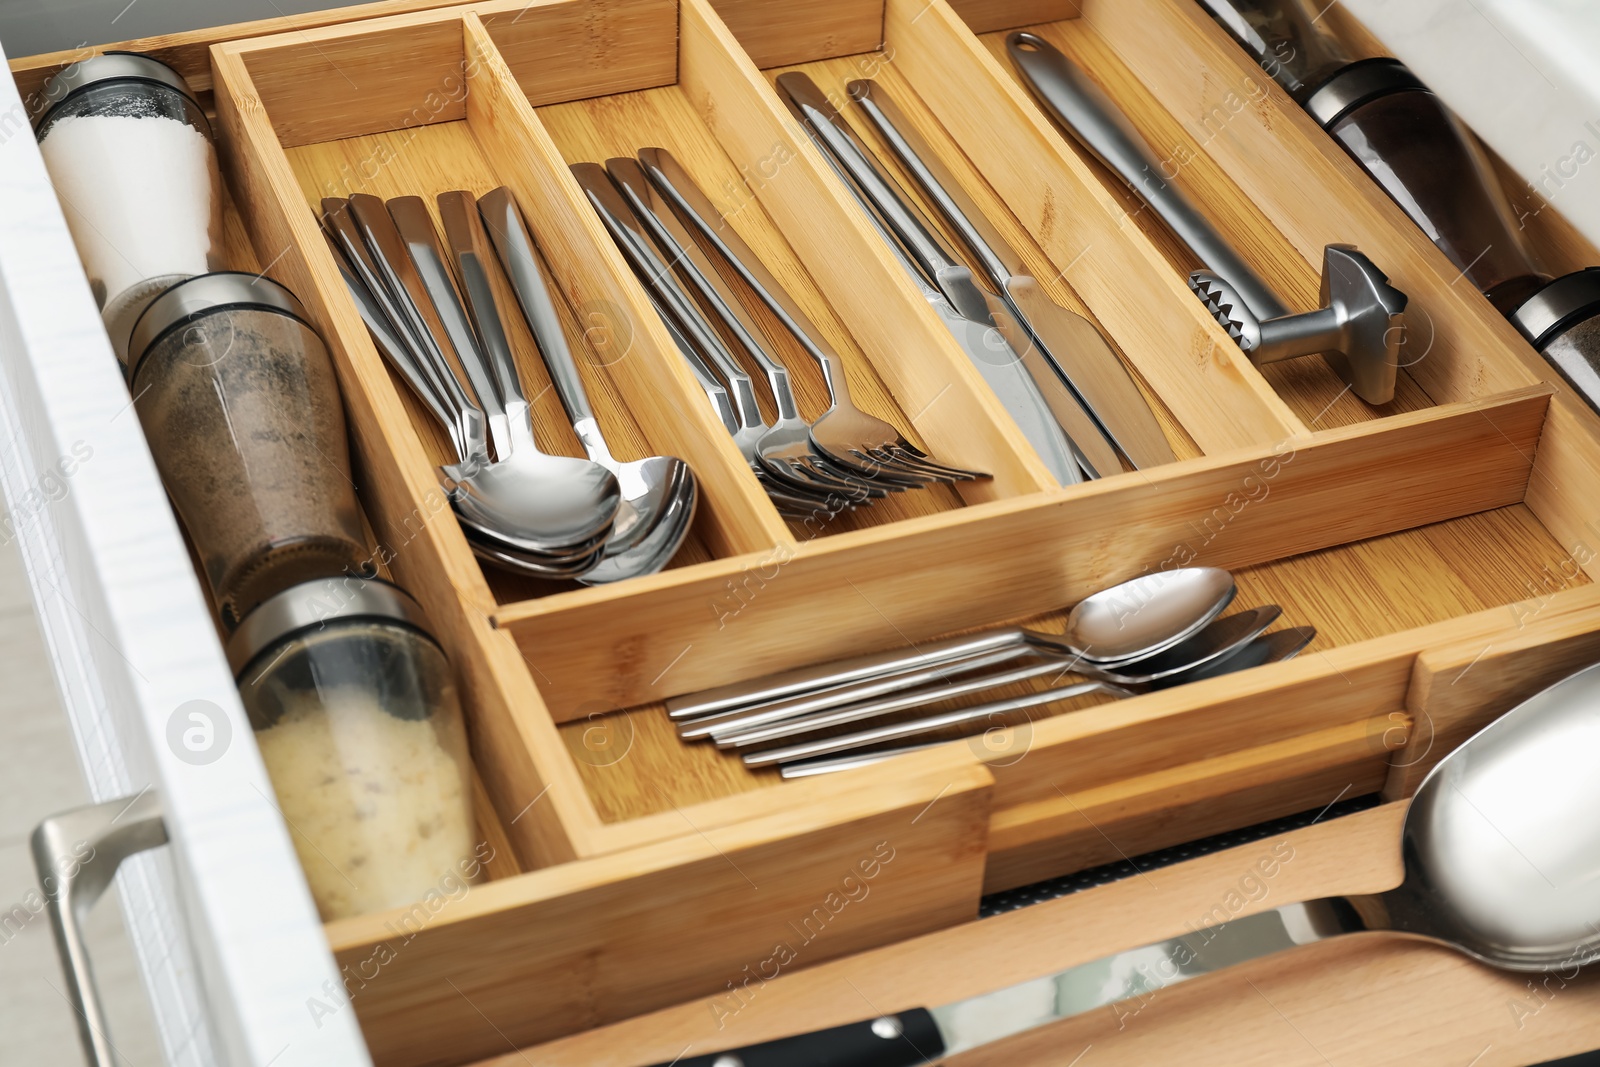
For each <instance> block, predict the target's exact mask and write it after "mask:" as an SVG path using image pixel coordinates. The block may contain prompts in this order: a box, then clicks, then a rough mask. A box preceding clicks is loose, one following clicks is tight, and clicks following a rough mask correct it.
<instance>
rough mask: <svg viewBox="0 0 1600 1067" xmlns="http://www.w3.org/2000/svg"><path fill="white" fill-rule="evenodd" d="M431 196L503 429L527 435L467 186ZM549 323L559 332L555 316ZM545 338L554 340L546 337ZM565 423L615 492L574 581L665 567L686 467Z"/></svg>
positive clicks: (692, 484) (679, 523)
mask: <svg viewBox="0 0 1600 1067" xmlns="http://www.w3.org/2000/svg"><path fill="white" fill-rule="evenodd" d="M438 202H439V213H440V217H441V219H442V220H443V221H444V225H445V232H446V234H447V235H448V237H449V240H450V245H451V249H452V252H453V255H454V257H455V262H456V265H457V267H458V269H459V272H460V276H461V279H462V288H463V290H464V291H465V292H466V294H467V302H468V307H469V310H470V311H471V314H472V321H473V324H474V326H475V327H476V328H477V334H478V337H479V339H480V340H481V341H482V344H483V347H484V349H485V350H486V352H487V353H488V355H489V357H490V363H491V365H492V366H493V368H494V370H495V379H496V384H497V385H498V386H499V388H500V392H501V396H502V397H503V399H504V400H505V404H506V410H507V416H508V418H509V419H510V421H511V423H512V430H511V432H512V434H513V435H514V438H515V439H516V440H517V441H519V442H520V441H523V440H524V439H531V438H532V436H533V425H532V422H531V419H530V414H529V407H528V401H527V399H526V397H525V395H524V394H523V390H522V381H521V378H520V377H519V376H518V374H517V367H516V362H515V360H514V358H513V356H512V354H511V346H510V343H509V342H508V341H507V339H506V335H505V331H504V328H503V326H502V323H501V320H500V315H499V309H498V305H497V302H496V300H495V296H494V289H493V287H492V285H491V284H490V281H489V274H488V261H489V259H490V257H491V256H492V252H491V251H490V247H489V239H488V235H487V234H486V233H485V231H484V228H483V221H482V218H481V217H480V215H479V212H478V204H477V201H476V200H475V199H474V197H473V196H472V194H471V193H469V192H465V191H455V192H448V193H441V194H439V197H438ZM508 202H509V198H508ZM553 325H554V328H555V329H557V330H558V331H559V329H560V323H559V322H557V323H555V324H553ZM536 334H537V331H536ZM536 340H538V341H539V344H540V347H541V350H545V349H546V343H547V342H546V339H545V338H543V337H538V336H536ZM562 340H564V338H563V339H562ZM549 343H559V342H558V341H557V340H556V339H551V340H550V341H549ZM570 410H571V408H570V406H569V411H570ZM573 428H574V430H575V431H577V432H578V434H579V440H580V441H581V442H582V443H583V444H584V447H585V450H586V451H587V452H588V454H589V458H590V459H591V460H592V461H594V462H595V463H598V464H599V465H600V466H602V467H604V468H605V469H607V470H609V471H610V472H611V473H612V474H613V475H614V476H615V477H616V479H617V484H618V486H619V487H620V489H621V491H622V503H621V504H620V506H619V507H618V514H617V521H616V523H615V524H614V525H613V526H612V529H611V533H610V535H609V536H608V537H607V539H606V547H605V559H604V561H603V562H601V563H600V564H599V565H598V566H596V567H595V568H594V569H593V570H592V571H590V572H588V573H587V574H585V575H584V576H583V578H582V579H581V581H583V582H584V583H585V584H590V585H594V584H601V583H605V582H614V581H621V580H623V579H626V578H631V577H635V576H637V575H640V574H653V573H655V572H656V571H658V570H660V569H661V568H662V567H664V566H666V564H667V562H668V561H669V560H671V558H672V557H673V555H674V554H676V552H677V551H678V549H679V548H680V547H681V546H682V544H683V541H684V538H685V537H687V536H688V533H689V527H690V525H691V523H692V521H693V518H694V512H695V507H696V504H697V502H698V500H699V485H698V482H697V481H696V479H695V477H694V473H693V471H691V470H690V469H689V465H688V464H687V463H685V462H683V461H682V460H681V459H677V458H676V457H673V456H652V457H650V458H648V459H642V460H634V461H631V462H628V463H622V462H619V461H618V460H617V459H615V458H614V457H613V456H612V455H611V453H610V451H609V450H608V449H607V448H606V446H605V441H604V439H603V438H602V437H601V436H600V433H599V429H598V424H596V428H595V431H594V433H593V434H592V435H589V436H587V437H585V434H584V430H583V428H581V427H580V426H579V425H578V422H577V421H576V417H575V421H574V426H573Z"/></svg>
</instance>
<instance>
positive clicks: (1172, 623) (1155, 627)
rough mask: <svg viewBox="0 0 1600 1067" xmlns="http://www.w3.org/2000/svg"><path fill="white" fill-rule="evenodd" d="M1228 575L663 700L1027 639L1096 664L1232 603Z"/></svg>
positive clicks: (1202, 573)
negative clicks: (1059, 629) (1061, 624)
mask: <svg viewBox="0 0 1600 1067" xmlns="http://www.w3.org/2000/svg"><path fill="white" fill-rule="evenodd" d="M1233 594H1234V584H1233V575H1231V574H1229V573H1228V572H1227V571H1225V570H1221V569H1220V568H1217V567H1180V568H1176V569H1174V570H1166V571H1152V572H1150V573H1148V574H1141V575H1139V576H1138V577H1137V578H1130V579H1128V580H1127V581H1125V582H1121V583H1118V584H1117V585H1113V586H1111V587H1110V588H1108V589H1102V590H1100V591H1099V592H1098V593H1094V594H1092V595H1091V596H1088V597H1085V598H1084V599H1083V600H1082V601H1080V602H1079V603H1078V605H1077V606H1076V607H1074V608H1073V609H1072V612H1071V614H1069V615H1068V616H1067V626H1066V630H1065V632H1063V633H1061V634H1038V633H1034V632H1033V631H1030V630H1020V629H1017V628H1015V627H1011V628H1007V629H1004V630H990V631H987V632H984V633H978V634H969V635H967V636H965V637H952V638H947V639H945V640H943V641H931V642H928V643H927V644H924V645H921V646H918V647H915V648H913V649H912V651H910V652H904V651H901V650H898V649H897V650H895V651H892V652H878V653H874V654H872V655H870V656H857V657H853V658H851V659H845V660H835V661H833V662H831V663H822V664H816V665H813V666H810V667H801V668H799V669H797V670H792V671H784V672H783V673H781V674H772V675H767V676H766V677H764V678H755V679H752V680H751V681H747V682H735V683H733V684H731V685H724V686H718V687H717V688H715V689H706V690H703V691H701V692H698V693H688V694H685V695H684V696H680V697H673V698H672V699H671V700H668V701H667V712H668V714H669V715H670V716H671V717H672V718H674V719H692V718H696V717H698V716H701V715H709V714H711V713H712V712H716V711H725V710H728V709H730V708H748V707H755V706H758V705H762V704H766V703H770V702H772V701H775V700H782V699H784V698H786V697H792V696H796V695H798V694H800V693H808V692H811V691H813V690H818V689H827V688H830V687H833V686H837V685H845V684H848V683H851V682H859V681H863V680H866V679H869V678H880V677H888V676H891V675H894V674H899V673H904V672H907V671H914V670H921V669H923V668H927V667H932V666H937V665H938V664H940V663H950V662H954V661H957V660H963V659H967V658H969V657H971V656H975V655H980V654H983V653H985V652H990V651H996V650H998V649H1001V648H1006V647H1009V646H1012V645H1016V644H1020V643H1022V642H1024V641H1033V642H1035V643H1036V644H1038V645H1039V646H1040V647H1047V648H1050V649H1053V650H1055V651H1058V652H1060V653H1062V654H1064V655H1069V656H1076V657H1077V658H1079V659H1081V660H1082V661H1083V662H1084V663H1086V664H1088V665H1091V666H1096V667H1111V666H1115V665H1116V664H1118V663H1126V662H1129V661H1131V660H1136V659H1144V658H1145V657H1147V656H1152V655H1154V654H1156V653H1157V652H1160V651H1162V650H1163V649H1167V648H1171V647H1172V646H1173V645H1175V644H1177V643H1178V642H1179V641H1182V640H1184V639H1186V638H1189V637H1192V636H1194V634H1196V633H1198V632H1199V631H1200V630H1201V629H1202V628H1203V627H1204V626H1205V625H1206V624H1207V623H1209V622H1210V621H1211V620H1212V619H1215V618H1216V617H1217V616H1218V615H1220V614H1222V611H1223V609H1224V608H1226V607H1227V606H1228V605H1229V604H1230V603H1231V602H1232V601H1233Z"/></svg>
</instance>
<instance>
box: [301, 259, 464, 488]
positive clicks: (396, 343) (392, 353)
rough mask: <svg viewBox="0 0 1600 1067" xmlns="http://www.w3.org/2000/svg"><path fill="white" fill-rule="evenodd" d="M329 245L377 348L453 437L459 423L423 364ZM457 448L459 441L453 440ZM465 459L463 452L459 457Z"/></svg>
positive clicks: (341, 275) (366, 289) (343, 260)
mask: <svg viewBox="0 0 1600 1067" xmlns="http://www.w3.org/2000/svg"><path fill="white" fill-rule="evenodd" d="M328 247H329V249H330V250H331V251H332V252H333V256H334V263H335V265H337V266H338V268H339V276H340V277H341V278H343V279H344V284H345V288H346V289H348V290H350V296H351V298H352V299H353V300H355V302H356V310H357V311H358V312H360V313H361V321H362V322H364V323H366V324H367V331H368V332H369V333H371V334H372V339H373V341H374V342H376V344H377V347H378V351H379V352H381V353H382V354H383V358H384V359H386V360H387V361H388V362H389V365H390V366H391V367H393V368H394V369H395V370H396V371H397V372H398V373H399V374H400V376H401V377H402V378H404V379H405V380H406V384H407V385H409V386H410V387H411V391H412V392H414V393H416V394H417V398H418V399H419V400H421V401H422V403H423V405H424V406H426V407H427V409H428V410H429V411H431V412H432V413H433V417H434V418H436V419H438V420H439V424H440V425H441V426H443V427H444V428H445V429H446V430H447V431H449V433H450V435H451V437H452V438H455V437H456V434H457V430H458V427H457V426H456V422H455V419H454V418H453V417H452V415H451V414H450V409H449V407H448V406H447V405H446V404H445V402H444V400H443V399H442V398H440V396H439V394H438V392H437V391H436V390H435V388H434V384H433V382H432V381H431V380H430V379H429V378H428V376H427V375H425V374H424V373H423V372H422V365H421V364H420V363H418V362H417V361H416V359H415V358H414V357H413V355H412V353H411V350H410V349H408V348H407V347H406V346H405V345H404V344H402V343H401V341H400V338H399V337H397V336H396V335H395V333H394V331H393V330H391V329H390V328H389V321H388V320H387V319H385V318H384V315H383V311H382V309H381V308H379V306H378V303H377V300H376V299H375V298H374V297H373V295H372V293H371V291H370V290H369V289H368V288H367V286H366V285H365V284H364V283H363V282H362V281H361V280H360V279H359V278H357V277H356V276H355V274H354V273H352V272H351V270H350V266H349V264H348V262H346V260H345V256H344V253H343V252H341V251H340V250H339V246H338V245H336V244H334V243H333V241H332V239H331V238H330V239H329V241H328ZM455 444H456V447H457V450H458V451H459V449H460V445H461V442H460V440H459V439H457V440H456V441H455ZM460 458H461V459H463V460H464V459H466V457H465V456H462V457H460Z"/></svg>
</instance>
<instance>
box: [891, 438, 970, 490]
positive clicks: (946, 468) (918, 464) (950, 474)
mask: <svg viewBox="0 0 1600 1067" xmlns="http://www.w3.org/2000/svg"><path fill="white" fill-rule="evenodd" d="M893 451H894V455H895V459H896V460H898V461H899V462H900V463H904V464H910V465H911V466H913V467H915V468H916V469H918V470H926V471H930V472H935V473H937V474H938V475H940V477H942V478H943V479H945V480H950V479H954V480H955V481H962V482H967V481H972V480H973V479H975V478H982V477H984V475H982V474H980V473H978V472H977V471H971V470H967V469H965V468H963V467H952V466H950V465H949V464H946V463H941V462H939V461H938V460H936V459H932V458H930V457H927V456H924V455H913V454H909V453H906V452H905V451H904V444H903V443H902V444H901V445H898V446H895V448H894V450H893Z"/></svg>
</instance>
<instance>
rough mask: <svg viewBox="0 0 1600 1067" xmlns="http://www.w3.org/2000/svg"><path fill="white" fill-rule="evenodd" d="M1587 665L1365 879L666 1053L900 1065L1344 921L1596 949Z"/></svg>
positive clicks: (1435, 792)
mask: <svg viewBox="0 0 1600 1067" xmlns="http://www.w3.org/2000/svg"><path fill="white" fill-rule="evenodd" d="M1596 751H1600V666H1596V667H1589V668H1588V669H1586V670H1582V671H1579V672H1578V673H1577V674H1574V675H1571V676H1570V677H1567V678H1565V679H1563V680H1562V681H1560V682H1557V683H1556V684H1555V685H1552V686H1551V687H1550V688H1548V689H1546V690H1544V691H1543V692H1541V693H1538V694H1536V695H1535V696H1533V697H1530V698H1529V699H1528V700H1525V701H1523V702H1522V703H1521V704H1519V705H1517V706H1516V707H1515V708H1513V709H1511V710H1510V711H1508V712H1506V714H1504V715H1502V716H1501V717H1500V718H1499V719H1498V720H1497V721H1495V722H1494V723H1492V724H1490V725H1489V726H1487V727H1485V728H1484V729H1482V730H1480V731H1479V732H1478V733H1476V734H1474V735H1473V736H1472V737H1471V738H1469V739H1468V740H1467V741H1466V742H1465V743H1464V744H1463V745H1462V746H1461V747H1460V748H1458V749H1456V750H1455V751H1454V752H1452V753H1450V755H1448V756H1446V757H1445V758H1444V759H1443V760H1441V761H1440V762H1439V765H1438V766H1436V767H1435V768H1434V769H1433V770H1432V771H1431V772H1430V773H1429V774H1428V776H1427V777H1426V778H1424V779H1423V781H1422V785H1421V787H1420V788H1418V790H1417V795H1416V796H1415V797H1414V798H1413V799H1412V801H1411V807H1410V809H1409V810H1408V811H1407V812H1406V819H1405V825H1404V826H1403V827H1402V829H1401V832H1400V856H1401V860H1402V862H1403V864H1404V870H1405V873H1404V876H1403V877H1402V879H1401V881H1400V884H1399V885H1397V886H1395V887H1394V888H1392V889H1388V890H1385V891H1384V892H1381V893H1373V894H1368V895H1363V896H1338V897H1324V898H1322V899H1320V900H1311V901H1306V902H1304V903H1301V904H1285V905H1282V906H1279V907H1276V908H1269V909H1267V910H1266V911H1262V912H1259V913H1257V914H1255V915H1246V916H1243V917H1241V918H1233V919H1229V920H1228V921H1227V922H1226V923H1223V924H1220V925H1217V926H1206V927H1201V928H1199V929H1192V930H1191V931H1190V932H1188V933H1186V934H1181V935H1178V936H1176V937H1172V938H1169V939H1167V940H1165V941H1157V942H1154V943H1152V944H1148V945H1145V946H1143V947H1142V948H1136V949H1132V950H1129V951H1127V952H1119V953H1117V954H1116V955H1113V956H1107V957H1105V958H1103V959H1099V960H1094V961H1092V962H1090V963H1083V964H1079V965H1078V966H1076V967H1069V968H1067V969H1066V970H1063V971H1058V972H1057V973H1055V974H1051V975H1046V976H1044V977H1043V978H1036V979H1034V980H1032V981H1029V982H1022V983H1020V984H1018V985H1014V986H1010V987H1009V988H1006V989H1001V990H998V991H996V992H993V993H987V994H984V995H982V996H979V997H973V998H970V999H968V1000H963V1001H958V1002H957V1003H954V1004H946V1005H943V1006H941V1007H937V1008H934V1009H932V1010H931V1011H930V1010H928V1009H925V1008H915V1009H912V1010H911V1011H907V1012H902V1013H901V1014H899V1015H888V1016H883V1017H881V1018H877V1019H872V1020H869V1021H866V1022H860V1023H854V1024H851V1025H848V1026H842V1027H836V1028H834V1029H832V1030H822V1031H818V1032H816V1033H813V1034H805V1035H802V1036H799V1037H790V1038H783V1039H781V1040H778V1041H771V1042H767V1043H766V1044H762V1045H752V1046H750V1047H748V1048H744V1049H739V1050H737V1051H735V1052H734V1053H732V1054H731V1056H730V1054H729V1053H727V1052H720V1053H719V1052H713V1053H707V1054H705V1055H700V1056H691V1057H686V1058H680V1059H679V1060H677V1061H676V1067H711V1065H712V1064H714V1063H717V1062H719V1060H718V1057H719V1056H721V1057H729V1058H727V1059H724V1060H722V1061H720V1062H724V1063H730V1062H737V1063H741V1064H743V1065H744V1067H776V1065H781V1064H791V1063H828V1064H832V1065H833V1067H913V1065H916V1064H922V1063H925V1062H929V1061H933V1060H937V1059H939V1058H940V1057H941V1056H950V1055H954V1054H956V1053H959V1052H965V1051H967V1050H969V1049H974V1048H977V1047H979V1046H982V1045H987V1044H989V1043H991V1042H994V1041H999V1040H1001V1039H1003V1038H1007V1037H1010V1036H1012V1035H1014V1034H1019V1033H1023V1032H1025V1031H1028V1030H1032V1029H1034V1028H1035V1027H1039V1026H1044V1025H1046V1024H1048V1023H1052V1022H1055V1021H1056V1020H1058V1019H1065V1018H1068V1017H1070V1016H1074V1015H1081V1014H1083V1013H1084V1012H1086V1011H1091V1010H1094V1009H1096V1008H1100V1007H1104V1006H1105V1005H1108V1004H1113V1003H1116V1002H1117V1001H1119V1000H1124V999H1127V998H1128V997H1132V996H1136V995H1140V994H1144V993H1148V992H1149V990H1150V981H1151V976H1152V975H1158V976H1159V983H1160V986H1161V987H1162V988H1166V987H1167V986H1170V985H1173V984H1174V983H1176V982H1182V981H1185V980H1187V979H1190V978H1194V977H1197V976H1199V975H1203V974H1207V973H1209V972H1211V971H1215V970H1220V969H1221V968H1223V967H1227V966H1230V965H1232V964H1235V963H1242V962H1244V961H1245V960H1252V959H1256V958H1259V957H1261V956H1267V955H1271V954H1272V953H1275V952H1279V951H1282V950H1283V949H1288V948H1294V947H1296V946H1299V945H1307V944H1310V943H1312V942H1315V941H1323V940H1327V939H1328V938H1331V937H1339V936H1342V935H1345V934H1355V933H1366V932H1378V931H1386V932H1390V933H1394V934H1398V935H1401V936H1405V937H1414V938H1421V939H1424V940H1427V941H1432V942H1435V943H1437V944H1439V945H1443V946H1444V947H1446V948H1452V949H1455V950H1456V951H1458V952H1462V953H1465V954H1466V955H1468V956H1471V957H1472V958H1473V959H1475V960H1478V961H1480V962H1482V963H1486V964H1489V965H1490V966H1493V967H1499V968H1501V969H1504V970H1508V971H1549V970H1557V969H1561V970H1567V969H1572V970H1576V969H1577V968H1578V967H1581V966H1583V965H1585V964H1589V963H1593V962H1595V961H1596V960H1600V820H1597V819H1596V818H1595V817H1594V813H1595V812H1596V811H1597V810H1600V775H1597V774H1595V773H1594V753H1595V752H1596Z"/></svg>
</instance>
